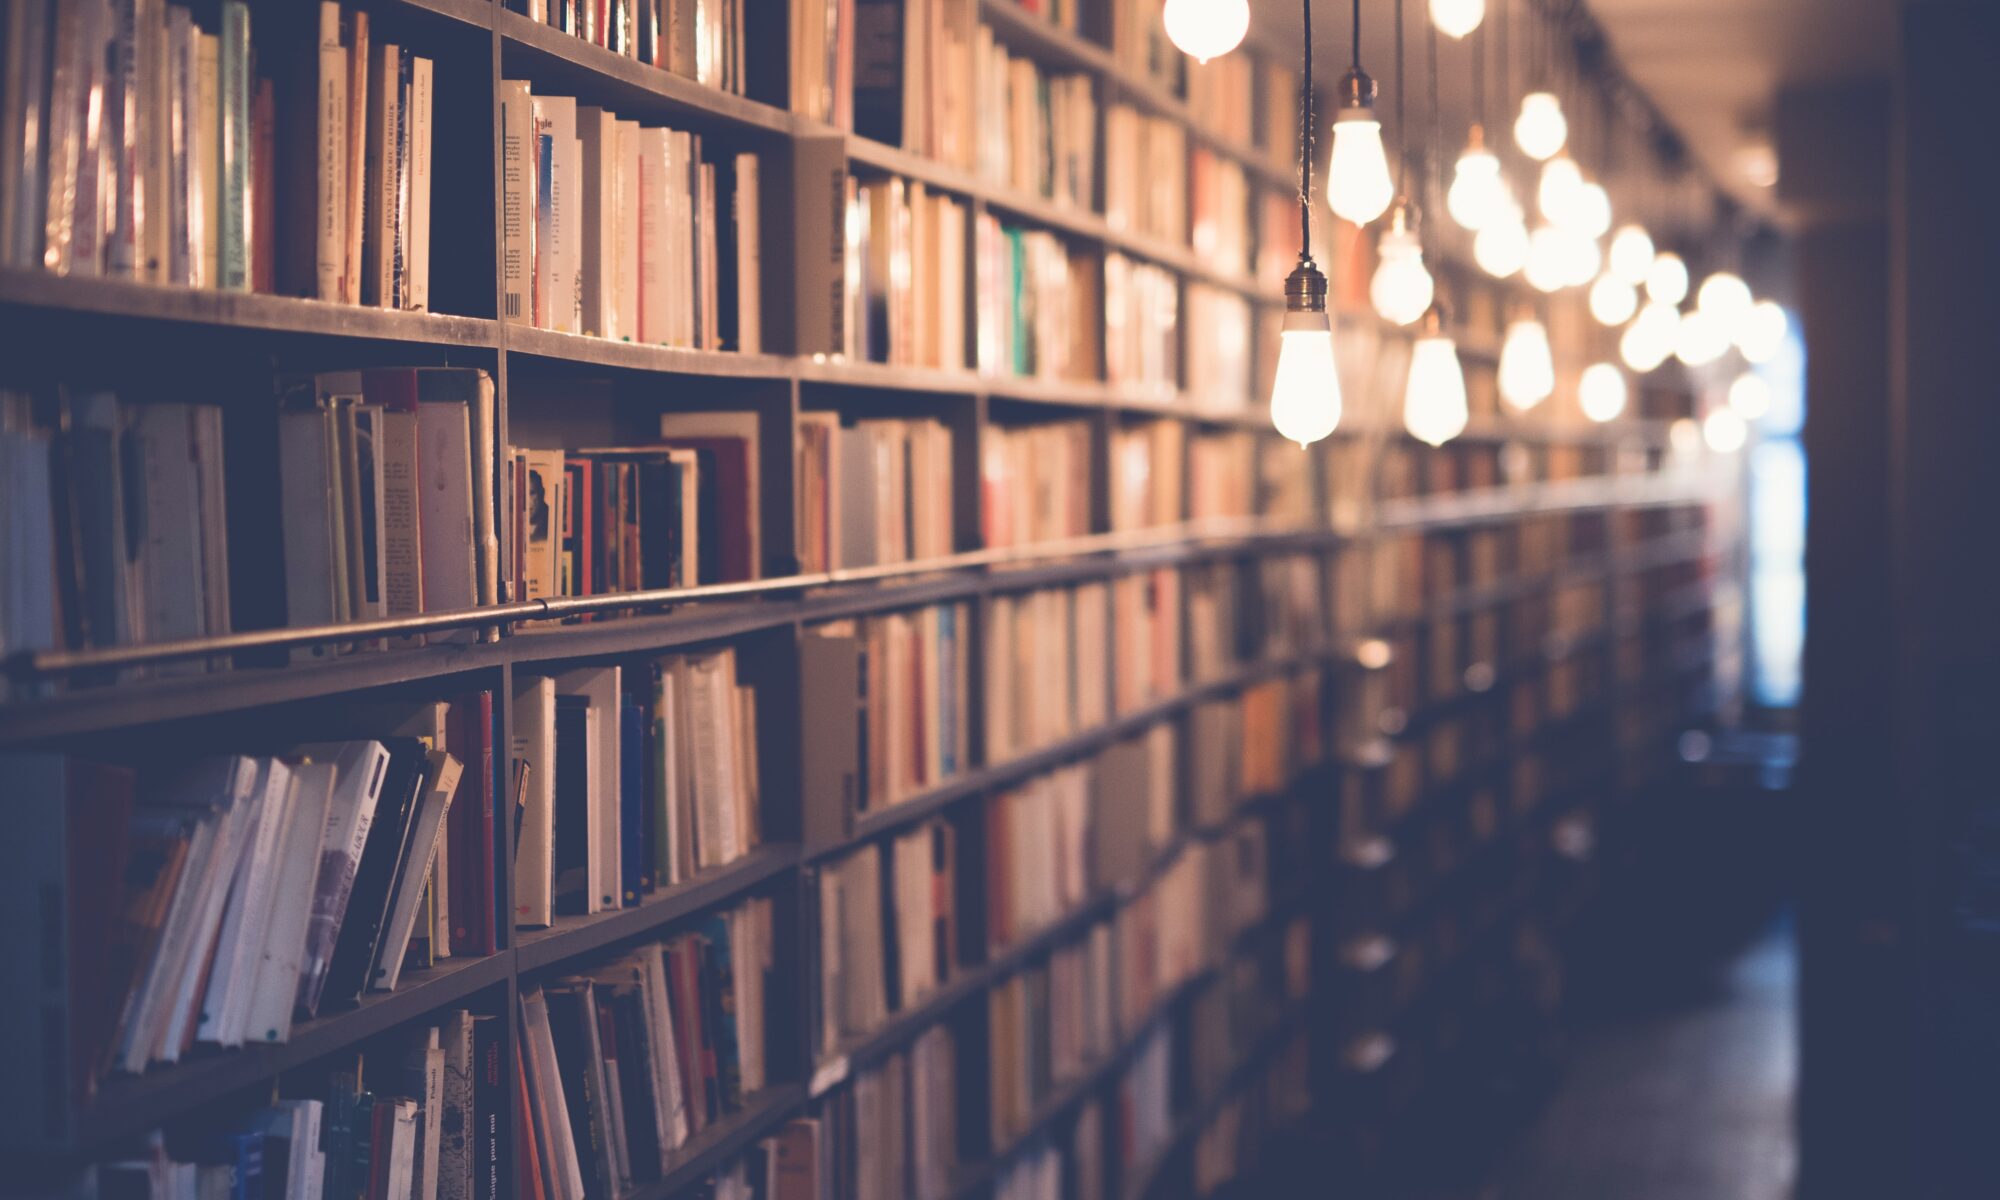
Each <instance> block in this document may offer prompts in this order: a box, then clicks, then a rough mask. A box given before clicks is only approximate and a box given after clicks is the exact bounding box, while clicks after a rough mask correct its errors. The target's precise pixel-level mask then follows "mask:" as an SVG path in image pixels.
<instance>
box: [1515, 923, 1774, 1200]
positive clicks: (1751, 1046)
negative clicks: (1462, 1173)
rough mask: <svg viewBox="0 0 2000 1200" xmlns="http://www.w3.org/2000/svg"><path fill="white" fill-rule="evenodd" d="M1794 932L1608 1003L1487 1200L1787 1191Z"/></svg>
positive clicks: (1757, 1199) (1661, 1199)
mask: <svg viewBox="0 0 2000 1200" xmlns="http://www.w3.org/2000/svg"><path fill="white" fill-rule="evenodd" d="M1793 985H1794V959H1793V947H1792V938H1791V932H1790V930H1789V929H1788V928H1786V927H1784V926H1783V925H1778V926H1775V927H1773V928H1772V929H1771V930H1769V931H1767V932H1766V933H1765V934H1764V935H1763V936H1762V937H1760V938H1759V939H1758V940H1756V941H1755V942H1754V943H1752V944H1751V945H1750V946H1749V947H1748V948H1747V949H1746V950H1745V951H1743V952H1742V953H1741V954H1740V955H1738V956H1737V957H1736V958H1735V959H1734V960H1733V961H1728V962H1725V963H1724V964H1722V965H1721V966H1720V967H1718V968H1717V969H1716V970H1715V971H1713V972H1711V973H1709V974H1708V977H1707V978H1705V979H1702V980H1700V981H1699V982H1698V983H1695V984H1692V985H1689V986H1687V987H1685V988H1682V989H1679V991H1678V994H1672V995H1665V996H1663V995H1662V994H1661V990H1662V989H1659V988H1657V987H1644V988H1638V989H1635V991H1637V992H1640V993H1643V995H1639V996H1634V997H1632V998H1629V999H1624V1000H1617V1001H1614V1002H1612V1003H1609V1004H1607V1005H1604V1006H1603V1010H1604V1015H1603V1016H1602V1017H1600V1018H1598V1019H1597V1020H1594V1021H1593V1022H1592V1023H1591V1024H1590V1025H1589V1026H1587V1027H1586V1028H1584V1029H1582V1030H1581V1031H1579V1033H1578V1035H1577V1037H1576V1039H1575V1041H1574V1043H1573V1051H1574V1053H1573V1054H1572V1055H1571V1056H1569V1058H1568V1065H1567V1067H1566V1069H1565V1070H1564V1071H1563V1073H1562V1076H1561V1082H1560V1083H1559V1084H1558V1086H1557V1088H1556V1090H1555V1092H1554V1094H1553V1096H1552V1097H1551V1099H1550V1101H1549V1103H1548V1105H1547V1107H1546V1108H1545V1109H1544V1110H1543V1112H1542V1115H1541V1116H1540V1118H1539V1119H1538V1120H1537V1121H1536V1122H1535V1123H1534V1124H1533V1125H1532V1126H1531V1127H1530V1128H1529V1130H1528V1132H1527V1134H1526V1135H1525V1137H1524V1138H1523V1139H1522V1140H1521V1141H1520V1142H1519V1143H1518V1144H1517V1146H1516V1148H1515V1149H1514V1150H1512V1151H1511V1152H1509V1153H1508V1155H1507V1156H1506V1158H1505V1159H1503V1161H1502V1163H1501V1166H1500V1168H1499V1170H1498V1172H1497V1173H1496V1175H1495V1176H1494V1183H1493V1185H1492V1186H1491V1187H1489V1188H1488V1189H1486V1191H1485V1196H1486V1197H1487V1198H1489V1200H1787V1198H1788V1197H1790V1196H1791V1194H1792V1178H1793V1174H1794V1168H1795V1152H1794V1145H1793V1138H1792V1126H1791V1109H1792V1095H1793V1089H1794V1085H1795V1081H1796V1076H1797V1064H1796V1049H1795V1047H1796V1041H1795V1038H1794V1026H1793V1011H1792V992H1793Z"/></svg>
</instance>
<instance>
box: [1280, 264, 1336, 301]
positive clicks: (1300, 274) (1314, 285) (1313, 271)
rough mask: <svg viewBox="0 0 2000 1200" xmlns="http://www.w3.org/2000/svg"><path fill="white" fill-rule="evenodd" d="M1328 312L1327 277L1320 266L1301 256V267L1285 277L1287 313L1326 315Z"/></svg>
mask: <svg viewBox="0 0 2000 1200" xmlns="http://www.w3.org/2000/svg"><path fill="white" fill-rule="evenodd" d="M1325 311H1326V276H1325V275H1323V274H1321V273H1320V269H1319V266H1318V264H1316V263H1314V262H1313V260H1312V259H1310V258H1308V257H1306V256H1305V255H1303V254H1301V255H1299V265H1298V266H1296V267H1293V268H1292V273H1291V274H1290V275H1287V276H1285V312H1286V313H1287V314H1291V313H1324V312H1325Z"/></svg>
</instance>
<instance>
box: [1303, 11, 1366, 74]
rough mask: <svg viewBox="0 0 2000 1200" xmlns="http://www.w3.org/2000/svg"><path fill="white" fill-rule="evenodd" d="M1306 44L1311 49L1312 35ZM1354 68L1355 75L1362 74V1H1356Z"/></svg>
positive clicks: (1308, 37)
mask: <svg viewBox="0 0 2000 1200" xmlns="http://www.w3.org/2000/svg"><path fill="white" fill-rule="evenodd" d="M1306 42H1307V46H1308V48H1310V46H1311V42H1312V38H1311V36H1310V35H1308V36H1307V38H1306ZM1353 67H1354V71H1355V73H1356V74H1357V75H1358V74H1360V72H1361V0H1354V62H1353Z"/></svg>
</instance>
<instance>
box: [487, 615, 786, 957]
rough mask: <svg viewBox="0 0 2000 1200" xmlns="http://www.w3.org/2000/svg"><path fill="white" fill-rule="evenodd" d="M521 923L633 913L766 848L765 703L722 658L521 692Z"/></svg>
mask: <svg viewBox="0 0 2000 1200" xmlns="http://www.w3.org/2000/svg"><path fill="white" fill-rule="evenodd" d="M513 715H514V730H513V745H514V752H513V753H514V770H513V778H512V788H513V794H514V796H515V797H516V800H517V805H518V812H517V813H516V816H515V820H516V822H517V826H516V829H517V832H516V838H515V847H514V921H515V923H516V924H517V925H525V926H546V925H549V924H552V923H553V922H554V920H555V918H556V917H558V916H565V915H568V916H585V915H589V914H591V913H597V912H604V911H607V910H612V909H617V908H620V907H624V906H629V905H636V904H639V903H641V902H643V900H644V899H645V897H646V896H647V895H649V894H651V893H653V892H654V891H657V890H658V889H660V888H664V887H671V886H673V885H675V884H678V883H684V882H686V881H687V880H689V879H692V878H694V877H695V876H696V875H697V874H699V873H700V872H702V871H704V870H707V869H709V868H712V867H719V866H722V865H725V864H727V863H731V862H734V861H736V860H737V859H740V858H742V857H743V856H744V855H746V854H748V853H750V851H752V850H753V849H755V848H756V847H757V845H758V844H759V841H760V840H761V822H760V819H759V799H758V796H759V789H758V774H759V764H758V741H757V695H756V691H755V689H753V688H751V687H750V686H748V685H746V684H743V683H741V682H739V680H738V676H737V666H736V652H735V651H734V650H733V649H731V648H728V647H725V648H723V649H720V650H710V651H702V652H697V653H690V654H684V655H672V656H669V657H667V658H663V659H660V660H658V661H656V662H654V663H652V664H651V665H650V666H649V667H644V668H639V669H629V668H623V667H618V666H609V667H578V668H576V669H574V670H570V671H566V672H564V673H562V674H559V675H554V676H540V677H533V676H520V677H517V678H516V679H515V685H514V703H513Z"/></svg>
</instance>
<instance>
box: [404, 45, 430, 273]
mask: <svg viewBox="0 0 2000 1200" xmlns="http://www.w3.org/2000/svg"><path fill="white" fill-rule="evenodd" d="M434 75H435V71H434V68H433V65H432V63H431V60H430V59H428V58H417V59H414V60H412V62H411V65H410V248H409V256H408V261H407V262H406V263H405V264H404V270H405V272H406V273H407V277H408V280H407V281H408V287H409V295H408V297H407V298H406V300H405V303H404V307H405V308H408V309H411V310H413V311H416V312H428V311H429V310H430V306H431V109H432V103H431V95H432V89H433V86H434Z"/></svg>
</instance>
